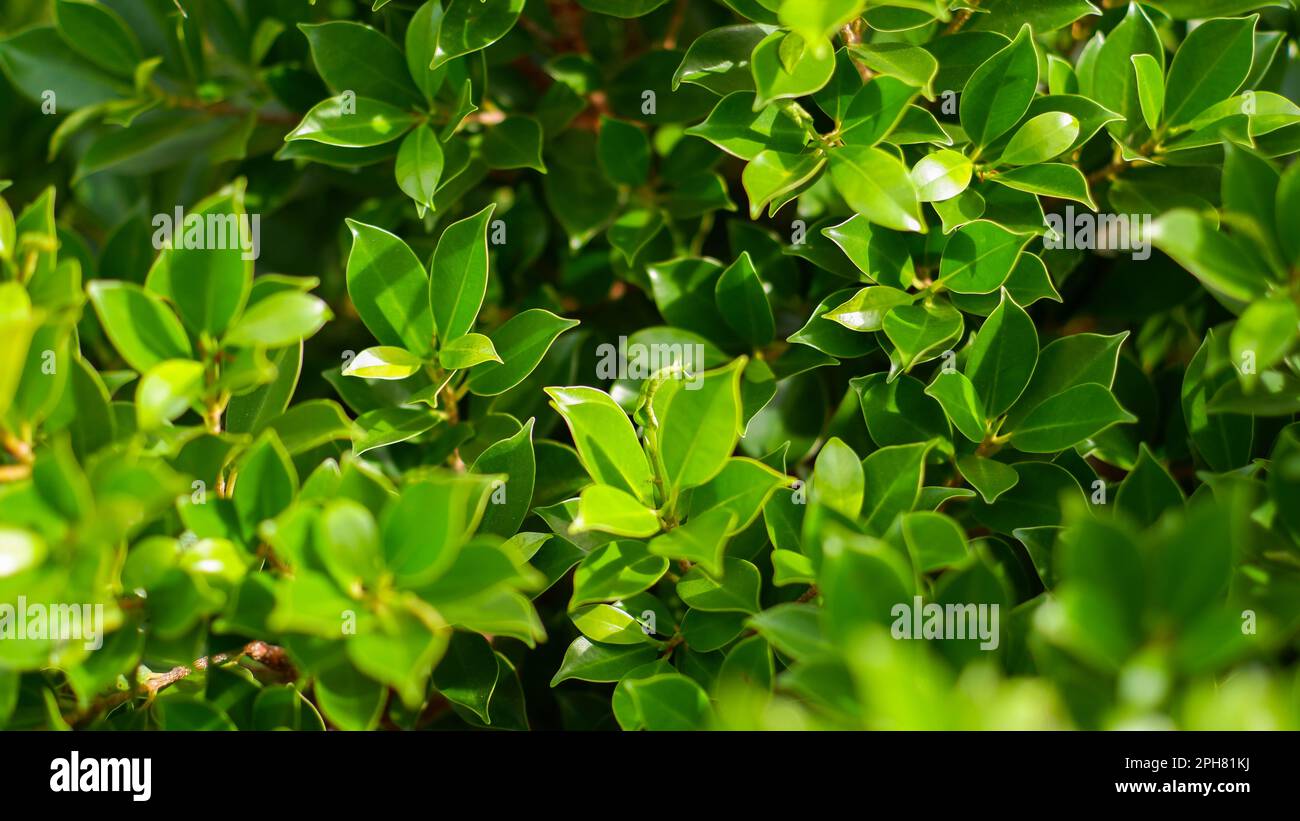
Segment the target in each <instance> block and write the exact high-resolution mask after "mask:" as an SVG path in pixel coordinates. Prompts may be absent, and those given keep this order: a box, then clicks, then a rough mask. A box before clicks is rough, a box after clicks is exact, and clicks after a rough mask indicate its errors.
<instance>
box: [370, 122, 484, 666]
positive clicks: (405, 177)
mask: <svg viewBox="0 0 1300 821" xmlns="http://www.w3.org/2000/svg"><path fill="white" fill-rule="evenodd" d="M442 167H443V153H442V143H441V142H439V141H438V135H437V134H435V133H433V129H432V128H429V126H428V125H424V124H422V125H419V126H416V127H415V129H413V130H412V131H411V132H410V133H408V134H407V135H406V136H405V137H403V138H402V145H401V147H400V148H398V149H397V164H396V165H395V166H394V168H393V171H394V173H395V174H396V175H397V187H398V188H401V189H402V191H403V192H405V193H406V196H408V197H410V198H411V199H413V200H415V202H416V203H417V204H419V205H421V206H423V207H425V208H432V207H433V194H434V192H435V191H436V190H437V189H438V182H439V180H440V179H441V177H442ZM493 669H494V670H495V667H494V668H493Z"/></svg>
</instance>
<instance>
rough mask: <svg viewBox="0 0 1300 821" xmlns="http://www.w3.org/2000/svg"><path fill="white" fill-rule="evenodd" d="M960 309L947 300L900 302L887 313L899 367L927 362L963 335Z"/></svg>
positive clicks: (887, 331) (887, 329) (887, 333)
mask: <svg viewBox="0 0 1300 821" xmlns="http://www.w3.org/2000/svg"><path fill="white" fill-rule="evenodd" d="M963 327H964V322H963V320H962V315H961V312H960V311H958V310H957V309H956V308H954V307H952V306H951V305H949V304H947V303H946V302H933V303H922V304H919V305H900V306H899V307H897V308H895V309H894V310H892V311H890V312H889V313H888V314H886V315H885V321H884V331H885V336H887V337H888V338H889V341H890V342H891V343H893V345H894V349H895V352H896V357H895V358H893V362H894V364H895V365H896V370H901V371H908V370H911V368H912V367H913V366H915V365H918V364H920V363H922V362H928V361H929V360H931V359H935V358H937V357H939V356H940V355H942V354H943V351H944V350H945V349H946V348H948V347H949V346H951V345H954V344H956V342H957V341H958V340H959V339H960V338H961V334H962V329H963Z"/></svg>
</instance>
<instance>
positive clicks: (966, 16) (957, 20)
mask: <svg viewBox="0 0 1300 821" xmlns="http://www.w3.org/2000/svg"><path fill="white" fill-rule="evenodd" d="M970 5H971V7H970V8H969V9H962V10H961V11H959V12H957V13H956V14H955V15H953V18H952V22H950V23H949V24H948V27H947V28H946V29H944V30H943V33H944V34H956V33H957V32H959V31H961V30H962V28H963V27H964V26H965V25H966V24H967V23H968V22H970V17H971V15H972V14H974V12H975V9H977V8H979V5H980V0H971V4H970Z"/></svg>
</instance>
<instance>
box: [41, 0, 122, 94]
mask: <svg viewBox="0 0 1300 821" xmlns="http://www.w3.org/2000/svg"><path fill="white" fill-rule="evenodd" d="M54 18H55V20H56V21H57V23H58V26H59V33H60V34H62V35H63V39H64V40H65V41H66V42H67V43H68V44H69V45H71V46H72V47H73V49H75V50H76V51H77V52H78V53H80V54H81V56H83V57H85V58H86V59H87V60H90V61H91V62H92V63H94V64H96V65H97V66H99V67H100V68H104V69H107V70H108V71H111V72H113V73H114V74H120V75H122V76H130V75H131V74H132V72H134V71H135V67H136V65H137V64H138V63H139V62H140V61H141V60H142V59H143V58H142V57H141V54H140V44H139V42H137V41H136V38H135V35H133V34H132V33H131V30H130V29H129V28H128V27H127V25H126V22H125V21H124V20H122V18H121V16H120V15H118V13H117V12H115V11H114V10H113V9H112V8H109V7H108V6H104V5H101V4H99V3H86V2H80V0H77V2H73V0H58V1H57V2H56V3H55V4H54ZM92 44H93V47H92Z"/></svg>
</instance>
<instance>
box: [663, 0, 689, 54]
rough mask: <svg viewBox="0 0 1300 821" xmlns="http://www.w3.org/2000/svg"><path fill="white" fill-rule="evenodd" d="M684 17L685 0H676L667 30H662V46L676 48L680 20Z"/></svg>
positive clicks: (680, 27)
mask: <svg viewBox="0 0 1300 821" xmlns="http://www.w3.org/2000/svg"><path fill="white" fill-rule="evenodd" d="M685 19H686V0H677V6H676V7H675V8H674V9H673V16H672V17H671V18H670V19H669V20H668V30H667V31H666V32H664V48H665V49H668V50H672V49H675V48H677V35H678V34H679V33H680V32H681V29H682V21H683V20H685Z"/></svg>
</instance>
